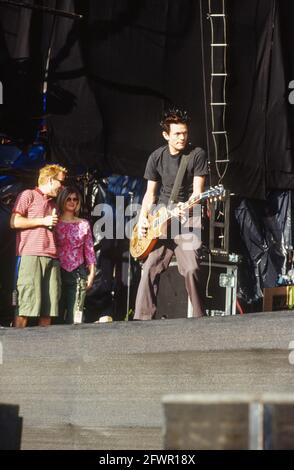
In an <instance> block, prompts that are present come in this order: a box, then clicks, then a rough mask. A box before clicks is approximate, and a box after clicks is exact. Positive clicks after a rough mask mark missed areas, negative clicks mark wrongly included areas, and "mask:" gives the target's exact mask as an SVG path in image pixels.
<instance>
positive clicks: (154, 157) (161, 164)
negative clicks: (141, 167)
mask: <svg viewBox="0 0 294 470" xmlns="http://www.w3.org/2000/svg"><path fill="white" fill-rule="evenodd" d="M188 153H190V159H189V162H188V165H187V168H186V171H185V175H184V178H183V181H182V184H181V187H180V191H179V196H178V200H179V201H181V202H184V201H187V199H188V198H189V196H190V195H191V194H192V192H193V178H194V176H205V175H207V173H208V169H207V159H206V154H205V151H204V150H203V149H202V148H200V147H191V146H188V147H187V148H186V150H185V151H184V152H181V153H179V154H177V155H171V154H170V151H169V148H168V145H165V146H163V147H160V148H159V149H157V150H155V151H154V152H153V153H152V154H151V155H150V157H149V159H148V161H147V165H146V169H145V173H144V178H145V179H147V180H150V181H157V182H159V183H161V188H160V194H159V199H158V203H159V204H165V205H166V204H167V203H168V200H169V198H170V195H171V192H172V189H173V185H174V182H175V178H176V175H177V172H178V169H179V165H180V163H181V158H182V155H184V154H185V155H186V154H188Z"/></svg>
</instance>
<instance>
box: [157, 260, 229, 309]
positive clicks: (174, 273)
mask: <svg viewBox="0 0 294 470" xmlns="http://www.w3.org/2000/svg"><path fill="white" fill-rule="evenodd" d="M237 277H238V266H237V265H236V264H224V263H215V262H211V263H209V262H207V261H204V262H201V266H200V285H199V292H200V295H201V296H202V299H203V303H204V310H205V312H206V315H209V316H214V315H222V316H223V315H235V314H236V301H237ZM192 316H193V309H192V305H191V302H190V300H189V299H188V296H187V292H186V288H185V281H184V278H183V276H181V275H180V274H179V272H178V268H177V262H176V260H175V261H172V262H171V264H170V266H169V268H168V269H167V271H166V272H165V273H163V274H162V275H161V277H160V285H159V294H158V308H157V316H156V318H184V317H188V318H189V317H192Z"/></svg>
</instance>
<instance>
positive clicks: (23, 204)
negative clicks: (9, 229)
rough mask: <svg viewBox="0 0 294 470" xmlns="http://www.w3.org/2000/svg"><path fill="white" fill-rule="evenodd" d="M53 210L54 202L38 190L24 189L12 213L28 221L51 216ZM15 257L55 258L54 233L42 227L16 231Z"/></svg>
mask: <svg viewBox="0 0 294 470" xmlns="http://www.w3.org/2000/svg"><path fill="white" fill-rule="evenodd" d="M54 208H55V209H56V204H55V202H54V200H53V199H52V198H51V197H48V196H46V195H45V194H43V193H42V191H40V189H39V188H35V189H26V190H25V191H23V192H22V193H20V194H19V196H18V197H17V199H16V201H15V205H14V208H13V211H12V212H13V213H15V214H20V215H21V216H22V217H26V218H28V219H35V218H38V217H46V216H47V215H52V211H53V209H54ZM16 255H17V256H23V255H34V256H49V257H51V258H57V249H56V243H55V239H54V233H53V232H52V231H51V230H49V229H48V227H44V226H40V227H34V228H27V229H18V230H17V233H16Z"/></svg>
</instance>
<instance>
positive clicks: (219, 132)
mask: <svg viewBox="0 0 294 470" xmlns="http://www.w3.org/2000/svg"><path fill="white" fill-rule="evenodd" d="M226 133H227V131H212V134H226Z"/></svg>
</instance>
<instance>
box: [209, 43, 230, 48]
mask: <svg viewBox="0 0 294 470" xmlns="http://www.w3.org/2000/svg"><path fill="white" fill-rule="evenodd" d="M210 45H211V47H227V46H228V45H227V44H218V43H214V44H210Z"/></svg>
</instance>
